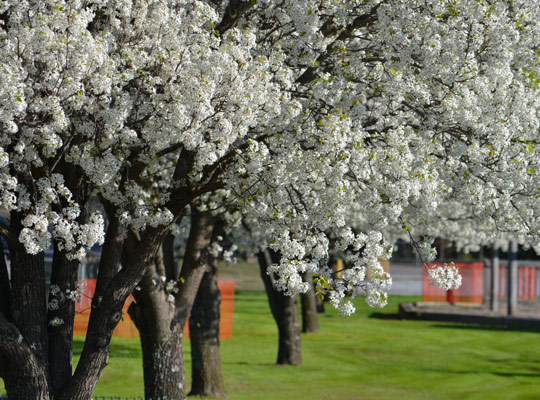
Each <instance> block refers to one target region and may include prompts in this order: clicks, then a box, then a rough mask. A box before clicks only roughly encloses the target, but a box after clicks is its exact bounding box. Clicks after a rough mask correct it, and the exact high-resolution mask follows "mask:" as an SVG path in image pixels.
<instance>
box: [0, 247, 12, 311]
mask: <svg viewBox="0 0 540 400" xmlns="http://www.w3.org/2000/svg"><path fill="white" fill-rule="evenodd" d="M10 297H11V286H10V284H9V274H8V269H7V264H6V259H5V258H4V246H3V244H2V239H1V238H0V313H2V314H4V316H5V317H6V318H7V319H8V320H9V319H10V318H11V300H10Z"/></svg>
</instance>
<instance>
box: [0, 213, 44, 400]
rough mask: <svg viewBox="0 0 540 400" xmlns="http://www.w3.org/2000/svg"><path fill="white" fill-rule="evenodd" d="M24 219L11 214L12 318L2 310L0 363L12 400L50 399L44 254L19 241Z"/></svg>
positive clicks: (0, 319) (9, 240)
mask: <svg viewBox="0 0 540 400" xmlns="http://www.w3.org/2000/svg"><path fill="white" fill-rule="evenodd" d="M21 219H22V215H21V214H19V213H16V212H12V213H11V219H10V222H11V224H10V226H9V236H8V238H7V239H8V246H9V252H10V256H11V280H10V285H9V286H10V292H9V293H10V299H9V305H10V310H9V313H8V314H10V315H9V317H10V319H9V320H8V319H7V318H6V316H5V315H4V314H3V313H0V358H1V359H2V360H1V362H0V363H1V364H3V366H2V374H3V379H4V384H5V386H6V390H7V392H8V395H9V396H10V399H49V382H48V378H49V377H48V373H47V370H48V365H47V364H48V360H47V352H48V340H47V339H48V338H47V306H46V299H45V271H44V264H43V253H40V254H36V255H30V254H27V253H26V249H25V248H24V245H22V244H21V243H20V242H19V241H18V233H19V232H20V229H21V228H22V224H21ZM2 257H3V254H2ZM4 285H5V284H4Z"/></svg>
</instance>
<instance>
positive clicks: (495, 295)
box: [489, 239, 500, 312]
mask: <svg viewBox="0 0 540 400" xmlns="http://www.w3.org/2000/svg"><path fill="white" fill-rule="evenodd" d="M499 248H500V246H499V240H497V239H495V242H493V248H492V252H491V290H490V291H491V298H490V300H489V309H490V310H491V311H494V312H497V311H498V310H499V275H500V274H499Z"/></svg>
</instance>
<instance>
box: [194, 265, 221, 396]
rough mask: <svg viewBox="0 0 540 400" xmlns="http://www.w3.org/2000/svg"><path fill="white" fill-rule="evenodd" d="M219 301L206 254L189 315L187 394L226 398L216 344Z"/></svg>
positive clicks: (215, 267) (215, 273)
mask: <svg viewBox="0 0 540 400" xmlns="http://www.w3.org/2000/svg"><path fill="white" fill-rule="evenodd" d="M220 304H221V293H220V292H219V289H218V285H217V260H216V259H215V258H214V257H210V258H209V262H208V264H207V266H206V272H205V273H204V276H203V278H202V281H201V285H200V286H199V291H198V292H197V297H196V298H195V302H194V303H193V309H192V310H191V316H190V317H189V334H190V338H191V364H192V367H191V392H190V393H189V395H190V396H191V395H196V396H208V397H227V394H226V392H225V384H224V382H223V374H222V373H221V354H220V347H219V322H220V310H219V306H220Z"/></svg>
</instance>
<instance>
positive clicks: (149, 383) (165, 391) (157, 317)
mask: <svg viewBox="0 0 540 400" xmlns="http://www.w3.org/2000/svg"><path fill="white" fill-rule="evenodd" d="M212 225H213V221H212V218H211V217H210V216H208V215H205V214H196V215H194V216H193V217H192V222H191V229H190V234H189V237H188V242H187V245H186V252H185V255H184V262H183V265H182V270H181V272H180V277H179V280H178V282H179V286H178V293H177V294H176V299H175V302H174V304H173V303H172V302H170V301H169V299H168V295H169V294H168V293H167V292H166V289H165V283H164V282H163V281H162V280H161V277H162V276H165V275H166V274H167V273H168V274H170V273H171V272H170V270H171V268H170V265H169V264H170V259H171V257H170V255H168V254H163V253H162V254H158V255H157V257H156V258H154V259H153V260H152V263H151V265H150V266H151V268H150V269H149V270H148V271H147V272H146V273H145V275H144V278H143V279H142V281H141V283H140V287H141V290H140V291H136V292H135V293H134V296H135V299H136V303H135V304H132V305H130V308H129V313H130V316H131V317H132V319H133V321H134V322H135V325H136V326H137V328H138V329H139V333H140V335H141V346H142V350H143V368H144V386H145V396H146V398H152V399H157V398H160V399H165V398H166V399H168V400H183V399H185V398H186V391H185V381H184V377H185V373H184V360H183V352H182V335H183V329H184V325H185V323H186V320H187V318H188V316H189V313H190V311H191V308H192V305H193V301H194V300H195V296H196V294H197V290H198V287H199V284H200V281H201V278H202V276H203V273H204V265H205V262H206V260H205V252H204V249H205V248H206V247H207V246H208V245H209V243H210V238H211V233H212ZM139 246H140V243H136V248H138V247H139ZM163 248H164V249H169V251H171V250H172V246H164V247H163ZM126 250H127V253H130V254H131V253H132V251H131V250H130V249H129V248H127V249H126ZM126 262H127V261H126ZM123 264H125V263H123ZM167 265H169V266H167ZM173 306H174V307H173Z"/></svg>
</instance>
